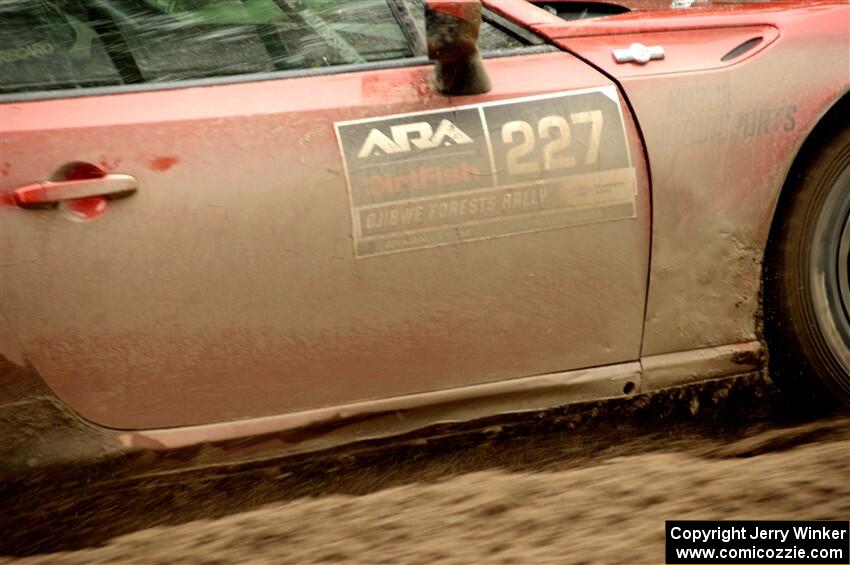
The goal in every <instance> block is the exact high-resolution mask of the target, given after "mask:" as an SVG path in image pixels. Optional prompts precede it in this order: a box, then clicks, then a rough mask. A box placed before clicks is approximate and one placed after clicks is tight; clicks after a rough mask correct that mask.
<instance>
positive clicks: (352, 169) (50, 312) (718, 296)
mask: <svg viewBox="0 0 850 565" xmlns="http://www.w3.org/2000/svg"><path fill="white" fill-rule="evenodd" d="M83 4H85V3H83ZM107 4H108V3H107ZM278 4H279V5H281V6H284V7H287V6H289V7H290V8H291V6H290V4H292V3H291V2H288V1H286V0H281V2H279V3H278ZM306 4H310V3H309V2H306ZM325 4H327V2H326V3H325ZM366 4H369V5H370V6H372V5H374V10H375V11H376V12H375V13H376V14H379V16H380V18H383V19H381V20H380V22H379V24H380V25H376V26H375V29H377V28H380V29H381V30H383V31H381V33H384V34H386V35H384V36H382V38H379V39H380V41H377V40H376V39H375V37H371V38H370V37H368V36H364V34H365V33H366V32H364V31H362V30H360V31H358V30H354V31H353V32H352V31H351V30H350V29H348V28H345V27H344V26H345V25H349V26H350V25H356V24H351V22H352V21H353V22H358V21H359V20H358V19H357V18H358V17H360V16H361V15H362V14H348V15H346V14H343V16H346V18H347V19H346V21H345V22H343V21H341V19H342V18H340V21H331V20H328V21H327V22H326V23H328V22H329V25H328V26H325V27H322V26H320V25H316V24H315V23H314V24H312V25H311V24H309V22H311V21H314V19H311V17H310V16H311V15H310V13H308V12H304V13H303V14H301V15H300V16H299V18H298V19H297V21H296V18H295V17H294V16H293V17H292V21H289V20H287V22H288V23H287V25H294V26H297V25H302V26H307V27H306V28H305V29H307V28H309V29H307V31H305V33H306V34H307V35H309V36H310V37H308V38H307V39H305V40H304V41H303V42H302V43H301V44H300V45H301V46H303V48H304V49H305V50H307V55H301V54H298V55H299V56H300V57H301V58H300V59H298V58H296V59H293V58H292V57H293V56H292V54H291V53H292V49H291V48H288V49H285V50H284V51H286V53H285V54H284V56H280V57H278V58H277V59H276V58H275V57H273V56H272V55H274V49H273V48H271V47H269V41H268V37H267V36H263V38H262V39H263V41H260V40H259V39H256V38H254V37H253V36H251V37H250V38H249V39H246V38H245V37H244V36H239V37H238V38H237V40H239V41H244V42H245V44H242V45H241V46H240V47H239V49H238V50H237V51H238V53H241V56H243V57H248V59H247V60H246V61H241V60H237V61H236V62H234V61H232V60H231V59H232V58H233V56H232V53H231V52H228V53H227V54H225V55H226V56H225V55H222V54H218V53H215V52H212V53H211V52H209V49H210V47H209V46H210V45H213V46H215V45H217V43H216V42H215V41H212V40H210V41H207V42H206V43H204V44H203V45H204V46H205V47H203V49H206V51H203V52H195V55H194V58H190V59H186V58H181V57H179V56H176V54H178V53H180V50H181V49H184V48H185V49H189V50H191V49H202V48H200V47H198V46H197V44H194V43H191V44H190V43H187V44H186V45H185V46H184V45H182V44H181V43H180V41H181V37H182V36H180V35H179V34H178V35H173V36H169V37H162V38H159V41H160V43H158V44H156V45H142V46H139V45H138V44H137V43H134V42H138V41H140V38H148V39H149V38H150V37H151V35H150V33H148V34H147V35H146V34H145V33H142V31H145V30H141V31H139V30H138V29H134V28H133V26H132V25H130V24H128V23H127V21H130V22H133V21H137V20H138V18H136V20H133V19H131V20H127V21H124V20H121V19H120V18H119V17H118V16H116V15H114V14H112V13H105V14H104V13H99V14H100V15H98V17H99V18H103V19H104V21H109V22H111V24H110V25H112V27H111V28H110V29H111V30H113V32H114V33H113V34H112V35H102V34H101V32H102V31H103V29H104V27H103V25H99V26H94V25H93V27H92V28H91V29H93V30H95V31H96V33H95V37H94V38H92V37H89V41H90V42H91V43H90V53H95V52H97V53H98V57H100V58H98V59H97V66H96V68H94V67H92V68H91V69H88V71H90V72H91V76H85V72H87V69H86V67H85V65H83V64H80V63H79V59H73V58H69V59H68V61H70V63H68V64H69V65H71V67H67V68H72V70H73V72H72V73H71V75H73V76H70V78H67V77H66V78H62V76H60V75H58V74H56V73H55V72H53V71H50V72H49V73H47V76H48V79H49V80H47V79H45V80H41V79H40V78H39V77H38V76H37V72H34V71H32V69H33V68H36V69H37V67H33V66H32V64H34V62H35V61H36V60H37V61H40V62H41V63H40V64H49V60H50V56H51V54H58V53H59V51H60V50H59V49H58V48H56V47H54V46H53V45H54V44H52V43H49V42H46V43H45V41H47V40H41V41H42V43H38V42H37V41H36V43H38V45H41V47H39V49H40V50H38V49H35V47H33V45H35V44H34V43H32V41H30V40H27V41H30V43H26V42H24V43H22V44H21V46H20V47H17V48H16V49H17V51H14V52H12V50H7V51H8V52H9V53H8V56H6V57H5V59H4V61H5V64H6V65H7V66H8V65H13V64H17V65H19V66H18V67H16V68H17V69H18V74H14V73H12V74H11V75H10V74H6V76H7V77H10V76H12V77H19V78H18V79H15V78H7V79H4V80H6V82H5V83H4V85H3V86H4V89H5V90H7V94H5V95H3V102H2V106H0V112H2V123H0V135H2V140H0V141H1V142H2V167H3V169H2V177H0V187H2V194H3V206H2V269H3V273H2V275H3V276H2V280H0V292H2V317H0V336H2V351H0V353H2V359H3V361H2V363H3V365H2V372H3V376H2V384H0V415H2V419H0V424H2V426H3V429H2V434H3V437H4V441H3V444H4V448H3V454H2V460H3V462H4V468H6V469H8V470H10V472H19V471H20V470H22V469H27V468H33V467H35V468H38V467H44V466H49V465H50V464H52V463H56V462H60V461H65V460H80V459H91V458H98V457H102V456H106V455H109V454H120V453H126V452H133V451H140V450H141V451H153V452H160V451H162V452H164V451H169V450H172V449H176V448H183V447H189V446H194V447H198V446H204V445H206V446H212V445H214V444H222V445H223V444H226V443H228V442H230V443H233V442H236V443H237V444H239V445H242V446H243V447H244V445H247V443H246V442H242V441H241V440H242V438H266V440H268V441H263V442H255V443H251V442H248V443H251V445H263V447H262V449H261V448H259V447H255V448H251V449H247V448H246V449H243V450H242V451H239V450H236V451H234V453H236V452H238V453H239V455H238V456H239V457H243V456H252V457H254V456H258V454H259V453H262V454H263V455H269V454H272V453H275V454H278V453H281V452H296V451H305V450H311V449H319V448H323V447H328V446H331V445H337V444H340V443H346V442H351V441H356V440H360V439H366V438H374V437H380V436H389V435H394V434H399V433H402V432H405V431H408V430H412V429H417V428H421V427H423V426H426V425H428V424H432V423H435V422H444V421H456V420H471V419H475V418H478V417H481V416H488V415H492V414H496V413H502V412H516V411H523V410H541V409H545V408H548V407H553V406H559V405H563V404H566V403H570V402H576V401H581V400H591V399H602V398H612V397H618V396H628V395H634V394H638V393H645V392H650V391H654V390H658V389H663V388H667V387H673V386H678V385H682V384H685V383H688V382H694V381H700V380H706V379H714V378H721V377H729V376H733V375H738V374H743V373H747V372H751V371H755V370H760V369H762V368H763V364H764V358H765V356H764V353H765V345H764V342H763V337H764V336H763V335H762V332H761V320H762V311H763V309H762V303H761V297H762V283H763V272H764V268H763V266H764V258H765V254H766V253H769V252H770V245H769V240H770V239H772V238H773V237H774V236H772V235H771V233H772V226H773V231H774V232H776V231H777V229H778V228H776V227H775V226H776V225H777V220H776V218H777V217H778V216H777V214H778V212H777V210H781V209H782V204H781V203H782V200H783V198H785V194H786V193H787V192H788V189H787V187H788V186H789V183H790V182H791V180H790V179H792V177H794V174H793V171H794V167H795V166H802V165H799V163H801V162H802V160H803V159H804V158H808V157H806V156H807V155H809V154H810V153H812V152H816V151H817V147H818V143H831V142H830V141H823V140H824V139H832V137H828V136H826V134H825V133H824V134H823V135H822V132H825V131H826V130H827V129H829V128H833V129H834V128H835V125H836V124H839V125H840V124H844V125H845V126H846V122H845V120H846V116H847V107H848V104H850V98H848V91H850V41H849V40H848V37H850V6H848V4H847V3H845V2H837V1H800V2H771V3H741V2H735V3H729V2H700V1H699V0H697V1H695V2H693V3H687V2H672V3H669V2H653V3H650V2H620V3H617V4H611V3H587V2H568V1H565V2H541V3H539V4H541V5H543V4H545V6H538V5H534V4H532V3H524V2H517V1H512V0H503V1H498V0H491V1H485V2H484V3H483V4H484V6H485V13H484V19H485V21H484V24H483V25H484V26H485V27H483V28H482V30H481V39H480V41H479V47H480V49H481V51H482V52H483V55H484V68H485V69H486V72H487V75H488V77H489V81H490V85H489V86H490V88H489V90H488V91H487V92H484V93H480V94H470V95H445V94H443V93H441V92H438V91H437V89H435V84H434V79H433V66H432V65H431V64H429V63H428V61H427V58H426V57H425V55H426V49H425V44H424V40H425V35H426V32H425V31H424V30H423V26H424V23H423V21H422V18H421V16H419V15H418V12H417V11H416V6H415V2H407V1H405V2H396V1H391V2H389V3H384V2H383V1H382V2H372V1H371V0H370V2H364V3H363V4H362V5H366ZM437 4H439V3H437ZM443 4H451V3H449V2H446V3H443ZM346 5H347V6H349V7H350V6H352V5H354V3H351V4H346ZM594 6H595V7H596V8H594ZM599 6H603V8H602V9H601V10H602V12H605V13H597V14H595V15H596V16H600V17H587V16H588V14H590V15H594V14H593V9H597V11H598V10H599ZM302 7H303V6H302ZM328 10H330V9H329V8H328ZM606 10H607V12H606ZM284 11H285V10H284ZM342 11H343V12H344V11H345V10H344V9H342ZM612 12H621V13H612ZM86 14H87V15H88V16H90V17H93V16H91V14H92V11H91V9H89V11H88V12H86ZM327 14H331V15H328V16H327V17H328V18H331V17H332V16H333V17H337V16H339V14H337V15H333V14H332V13H331V11H327V12H321V13H320V14H319V15H320V16H321V17H325V15H327ZM284 15H285V16H291V14H290V13H289V12H286V13H285V14H284ZM313 15H315V14H313ZM157 17H171V15H170V14H165V15H163V14H159V13H158V14H157ZM376 17H378V16H376V15H375V14H371V13H370V14H369V18H376ZM63 21H64V20H63ZM73 21H74V22H76V23H75V25H77V27H76V28H75V29H76V30H77V31H76V32H75V33H76V34H77V35H76V36H75V37H76V38H77V41H76V42H74V43H73V44H74V45H77V44H78V43H79V41H78V40H79V39H80V36H81V34H83V32H81V31H79V29H80V28H79V25H83V24H84V23H85V19H84V18H83V16H81V15H79V14H76V15H74V16H73ZM98 21H100V22H101V23H102V21H101V20H98ZM276 21H277V20H274V21H272V24H274V23H275V22H276ZM364 21H365V20H364ZM80 22H83V24H80ZM240 22H241V20H240ZM292 22H295V23H292ZM305 22H306V23H305ZM218 23H219V24H220V22H218ZM243 23H244V22H243ZM249 23H250V24H251V26H250V27H251V29H252V30H253V31H251V33H255V32H256V30H255V29H254V28H257V29H260V28H262V29H266V28H267V24H268V22H265V21H263V22H259V23H258V22H256V21H254V20H250V21H249ZM369 23H370V25H371V24H373V23H374V21H372V20H369ZM78 24H79V25H78ZM259 24H262V25H259ZM405 24H407V25H405ZM221 25H223V24H221ZM228 25H229V24H228ZM234 25H235V24H234ZM240 25H242V23H240ZM269 25H271V24H269ZM364 25H365V24H364ZM264 26H266V27H264ZM393 26H396V27H393ZM190 27H191V26H190ZM63 29H64V28H63ZM157 29H159V28H157ZM175 29H182V28H175ZM203 29H204V30H205V33H210V32H209V29H210V28H209V26H207V27H205V28H203ZM222 29H228V28H226V26H225V28H222ZM239 29H242V28H239ZM346 29H348V31H345V30H346ZM340 30H343V31H345V33H349V34H352V35H344V33H343V31H340ZM266 31H268V30H267V29H266ZM148 32H150V30H148ZM308 32H309V33H308ZM175 33H177V32H175ZM240 33H241V32H240ZM256 33H259V32H256ZM97 34H101V35H97ZM357 34H360V36H364V37H366V39H367V40H368V41H366V40H363V37H360V40H359V41H356V39H357V37H358V35H357ZM340 38H342V39H340ZM255 39H256V40H255ZM22 41H23V40H22ZM186 41H189V39H186ZM322 41H324V42H325V43H322ZM166 42H170V43H166ZM264 42H265V43H264ZM376 44H377V45H379V47H375V45H376ZM38 45H36V47H37V46H38ZM55 45H58V43H56V44H55ZM116 45H118V47H120V49H118V48H117V47H116ZM163 45H169V46H170V50H166V51H163V49H162V46H163ZM317 45H318V47H317ZM323 45H324V46H325V47H326V48H327V49H329V51H328V53H330V56H328V55H327V54H323V53H322V52H321V49H322V48H323ZM264 46H265V49H266V51H268V53H266V51H262V49H263V47H264ZM363 46H365V47H363ZM641 46H643V47H647V48H660V52H663V56H660V55H659V56H658V57H655V58H649V57H647V60H646V61H644V60H642V57H643V56H644V55H645V52H644V51H643V50H642V47H641ZM290 47H291V46H290ZM296 47H297V46H296ZM34 49H35V50H34ZM101 49H102V50H103V53H101V52H100V50H101ZM317 49H318V51H317V53H318V55H315V53H314V51H316V50H317ZM358 49H360V51H358ZM364 50H365V51H364ZM614 50H621V51H622V52H623V53H624V56H626V57H632V60H630V61H619V62H618V61H617V59H616V58H615V56H614V55H613V51H614ZM116 52H117V53H118V55H117V56H116ZM364 52H368V53H367V55H363V53H364ZM169 53H170V55H169ZM252 53H253V55H252ZM262 53H265V54H264V55H263V57H265V58H262V57H260V55H259V54H262ZM269 53H271V55H270V54H269ZM376 53H377V54H376ZM655 53H656V54H657V52H655ZM314 55H315V58H314V59H313V60H312V62H311V60H310V57H313V56H314ZM56 56H58V55H56ZM237 59H238V57H237ZM261 59H262V60H261ZM45 61H47V62H45ZM87 61H89V62H91V61H94V55H91V58H90V59H88V60H87ZM193 61H195V62H197V61H200V62H197V63H195V62H193ZM316 61H321V62H319V63H317V62H316ZM27 63H29V64H30V66H28V67H26V68H27V69H29V70H27V71H26V72H24V71H22V70H20V69H22V68H24V67H21V65H24V64H27ZM92 64H94V63H92ZM195 64H197V65H198V68H195V67H193V66H192V65H195ZM74 65H77V66H74ZM122 65H124V66H122ZM216 65H218V67H217V66H216ZM128 68H129V70H128ZM80 69H82V70H80ZM80 73H83V76H81V75H80ZM57 77H59V78H57ZM15 80H18V82H17V83H15V82H14V81H15ZM839 129H840V128H839ZM830 131H831V130H830ZM830 135H831V134H830ZM795 163H796V165H795ZM128 179H129V180H128ZM74 183H77V184H74ZM80 183H82V184H80ZM122 183H123V184H122ZM127 183H129V185H128V184H127ZM81 187H82V188H81ZM128 187H129V188H128ZM74 190H77V191H78V192H73V191H74ZM51 191H52V192H51ZM63 191H65V192H63ZM79 191H82V192H79ZM81 196H84V197H85V198H81ZM774 235H775V233H774ZM833 306H834V304H833ZM812 323H814V322H812ZM845 347H846V343H845ZM838 350H839V351H838V353H833V355H834V356H835V357H837V358H840V357H841V351H840V346H839V347H838ZM845 352H846V349H845ZM841 371H842V369H841V368H839V369H838V370H837V372H838V373H841ZM830 378H831V377H830ZM842 378H844V379H846V374H844V376H843V377H842V376H839V377H836V379H837V380H836V381H835V382H837V383H838V384H836V385H835V386H833V389H834V390H838V395H839V396H840V395H841V394H842V393H841V387H842V386H844V385H842V384H841V382H844V381H841V379H842ZM6 438H8V439H6ZM240 442H241V443H240Z"/></svg>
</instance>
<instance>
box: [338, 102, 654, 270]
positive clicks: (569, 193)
mask: <svg viewBox="0 0 850 565" xmlns="http://www.w3.org/2000/svg"><path fill="white" fill-rule="evenodd" d="M335 126H336V132H337V137H338V140H339V144H340V149H341V151H342V154H343V160H344V163H345V170H346V180H347V183H348V189H349V197H350V203H351V215H352V223H353V231H354V253H355V256H356V257H368V256H373V255H383V254H386V253H393V252H398V251H409V250H413V249H422V248H428V247H435V246H440V245H450V244H455V243H461V242H466V241H475V240H481V239H490V238H494V237H503V236H509V235H515V234H521V233H528V232H536V231H541V230H547V229H555V228H563V227H567V226H576V225H583V224H589V223H596V222H603V221H610V220H622V219H628V218H634V217H635V213H636V210H635V201H636V190H637V183H636V181H635V171H634V168H633V167H632V164H631V157H630V152H629V147H628V144H627V141H626V130H625V126H624V124H623V116H622V113H621V110H620V104H619V102H618V97H617V93H616V90H615V89H614V87H603V88H596V89H591V90H581V91H574V92H564V93H558V94H552V95H545V96H536V97H529V98H521V99H512V100H505V101H499V102H494V103H488V104H483V105H475V106H464V107H457V108H452V109H448V110H437V111H428V112H417V113H413V114H400V115H394V116H386V117H380V118H372V119H366V120H356V121H347V122H338V123H336V124H335Z"/></svg>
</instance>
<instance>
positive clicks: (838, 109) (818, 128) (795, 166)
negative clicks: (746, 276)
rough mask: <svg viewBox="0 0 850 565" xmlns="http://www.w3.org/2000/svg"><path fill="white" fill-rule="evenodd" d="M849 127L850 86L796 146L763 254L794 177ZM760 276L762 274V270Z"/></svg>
mask: <svg viewBox="0 0 850 565" xmlns="http://www.w3.org/2000/svg"><path fill="white" fill-rule="evenodd" d="M848 127H850V87H848V89H847V90H845V92H844V93H843V94H842V95H841V96H839V97H838V98H837V100H836V101H835V102H833V103H832V105H831V106H829V107H827V108H826V109H825V110H824V112H823V113H822V114H821V116H820V118H819V119H818V120H817V122H816V123H815V125H814V127H813V128H812V129H811V131H809V133H808V135H807V136H806V137H805V138H804V139H803V140H802V142H801V143H800V146H799V147H798V148H797V151H796V153H795V154H794V159H793V160H792V161H791V165H790V166H789V167H788V170H787V171H786V173H785V178H784V180H783V182H782V187H781V188H780V190H779V194H778V197H777V199H776V203H775V204H774V209H773V213H772V215H771V225H770V232H769V236H768V240H767V245H766V246H765V250H764V253H765V256H766V255H767V254H768V253H769V252H770V249H771V245H772V244H773V242H774V240H775V239H776V237H777V234H776V233H775V232H776V227H777V224H778V223H779V220H780V218H781V217H782V211H783V209H784V206H785V205H786V203H787V201H788V197H789V194H790V192H791V188H790V187H791V185H793V180H794V179H795V178H796V176H797V175H798V174H799V173H800V170H801V169H802V168H803V167H804V166H805V165H806V163H807V162H808V160H809V159H810V158H811V156H812V155H813V154H814V153H815V152H817V151H818V150H819V149H820V148H822V147H825V146H826V145H827V144H829V143H830V141H831V139H832V137H833V136H834V135H836V133H838V132H839V131H841V130H842V129H844V128H848ZM762 276H764V270H763V272H762Z"/></svg>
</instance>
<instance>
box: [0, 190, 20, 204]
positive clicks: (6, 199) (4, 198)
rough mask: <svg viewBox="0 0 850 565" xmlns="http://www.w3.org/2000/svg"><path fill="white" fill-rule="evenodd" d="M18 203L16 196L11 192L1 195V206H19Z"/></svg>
mask: <svg viewBox="0 0 850 565" xmlns="http://www.w3.org/2000/svg"><path fill="white" fill-rule="evenodd" d="M17 205H18V203H17V202H15V195H14V194H13V193H11V192H4V193H2V194H0V206H17Z"/></svg>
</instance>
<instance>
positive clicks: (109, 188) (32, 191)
mask: <svg viewBox="0 0 850 565" xmlns="http://www.w3.org/2000/svg"><path fill="white" fill-rule="evenodd" d="M138 188H139V187H138V183H137V182H136V179H135V178H134V177H131V176H130V175H112V174H110V175H104V176H102V177H97V178H92V179H80V180H63V181H43V182H37V183H34V184H28V185H26V186H22V187H20V188H17V189H15V192H14V194H15V203H16V204H17V205H18V206H20V207H21V208H43V207H45V206H47V205H50V204H55V203H58V202H61V201H63V200H75V199H77V198H89V197H91V196H109V197H110V198H121V197H124V196H129V195H131V194H133V193H134V192H136V190H138Z"/></svg>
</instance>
